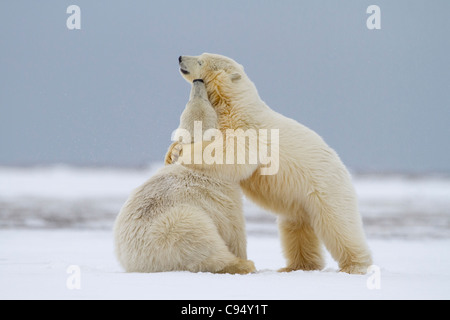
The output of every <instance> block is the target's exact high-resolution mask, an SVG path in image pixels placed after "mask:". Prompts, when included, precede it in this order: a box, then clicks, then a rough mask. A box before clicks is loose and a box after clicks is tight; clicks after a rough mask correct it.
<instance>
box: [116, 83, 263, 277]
mask: <svg viewBox="0 0 450 320" xmlns="http://www.w3.org/2000/svg"><path fill="white" fill-rule="evenodd" d="M201 86H203V88H201ZM195 90H199V91H198V92H197V93H198V94H192V93H191V99H190V101H189V103H188V104H187V106H186V109H185V111H184V112H183V116H182V117H181V123H180V127H182V128H192V122H193V121H203V120H205V119H206V120H205V123H209V125H214V126H215V124H216V120H217V117H216V114H215V112H214V110H213V109H212V107H211V105H210V103H209V101H208V100H207V99H204V97H205V96H206V94H205V92H204V91H205V87H204V85H203V83H202V84H201V85H199V84H197V85H193V88H192V92H194V91H195ZM201 90H203V93H202V92H201ZM208 108H209V109H208ZM208 168H209V169H210V170H208ZM217 172H218V169H217V168H214V166H213V165H211V166H209V167H203V168H202V171H200V170H196V169H195V167H194V168H187V167H185V166H181V165H177V164H174V165H168V166H166V167H164V168H162V169H160V170H159V171H158V172H157V173H156V174H155V175H154V176H153V177H151V178H150V179H149V180H148V181H147V182H145V183H144V184H143V185H142V186H140V187H138V188H137V189H136V190H134V191H133V192H132V194H131V195H130V197H129V198H128V200H127V201H126V203H125V204H124V206H123V207H122V209H121V211H120V213H119V215H118V217H117V219H116V222H115V226H114V237H115V244H116V254H117V257H118V259H119V261H120V263H121V265H122V266H123V267H124V269H125V270H126V271H127V272H162V271H175V270H187V271H192V272H200V271H202V272H217V273H242V274H243V273H249V272H253V271H255V266H254V264H253V262H252V261H249V260H247V253H246V235H245V221H244V216H243V212H242V192H241V190H240V187H239V180H233V179H232V178H228V179H225V178H221V177H218V174H217ZM248 176H249V175H247V176H245V177H242V178H248Z"/></svg>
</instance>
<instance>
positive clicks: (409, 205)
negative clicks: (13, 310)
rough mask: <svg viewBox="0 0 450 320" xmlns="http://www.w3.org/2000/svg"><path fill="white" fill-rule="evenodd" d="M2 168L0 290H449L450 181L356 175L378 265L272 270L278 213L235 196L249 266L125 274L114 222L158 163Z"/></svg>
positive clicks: (173, 293) (379, 295)
mask: <svg viewBox="0 0 450 320" xmlns="http://www.w3.org/2000/svg"><path fill="white" fill-rule="evenodd" d="M157 167H158V165H155V166H151V167H149V168H144V169H114V168H73V167H66V166H57V167H42V168H9V167H3V168H1V167H0V299H16V298H20V299H23V298H25V299H449V298H450V250H449V249H450V179H449V178H448V177H445V176H436V175H434V176H402V175H354V177H353V178H354V184H355V187H356V190H357V193H358V197H359V202H360V211H361V215H362V217H363V221H364V226H365V230H366V234H367V236H368V240H369V246H370V248H371V250H372V252H373V256H374V264H375V266H374V267H372V268H371V269H370V272H369V273H368V274H367V275H348V274H344V273H340V272H338V266H337V264H336V262H335V261H333V259H332V258H331V257H330V256H329V255H327V266H326V268H325V269H324V270H322V271H313V272H304V271H296V272H292V273H278V272H276V270H277V269H279V268H281V267H283V266H284V264H285V261H284V258H283V255H282V250H281V247H280V241H279V238H278V232H277V228H276V217H275V216H274V215H272V214H270V213H268V212H266V211H264V210H263V209H261V208H259V207H257V206H255V205H254V204H252V203H250V202H249V201H247V200H244V211H245V215H246V221H247V231H248V256H249V259H252V260H253V261H254V262H255V264H256V267H257V269H258V272H257V273H255V274H250V275H245V276H241V275H214V274H210V273H196V274H194V273H189V272H167V273H156V274H137V273H131V274H127V273H124V272H123V270H122V268H121V267H120V265H119V264H118V262H117V260H116V258H115V256H114V244H113V237H112V225H113V223H114V219H115V217H116V215H117V213H118V212H119V210H120V208H121V206H122V204H123V203H124V202H125V200H126V198H127V196H128V194H129V193H130V192H131V190H132V189H133V188H135V187H137V186H138V185H140V184H141V183H143V182H144V181H145V180H146V179H147V178H149V177H150V176H151V175H152V174H153V173H154V172H155V170H156V169H157Z"/></svg>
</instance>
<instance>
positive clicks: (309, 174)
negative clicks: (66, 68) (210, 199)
mask: <svg viewBox="0 0 450 320" xmlns="http://www.w3.org/2000/svg"><path fill="white" fill-rule="evenodd" d="M179 65H180V71H181V73H182V75H183V77H184V78H185V79H186V80H187V81H189V82H190V81H192V80H193V79H196V78H201V79H203V80H204V82H205V85H206V89H207V92H208V97H209V100H210V101H211V104H212V106H213V107H214V109H215V111H216V113H217V115H218V127H219V129H220V130H221V131H222V132H223V133H226V131H227V130H230V129H232V130H237V129H242V130H249V129H253V130H258V129H261V128H263V129H268V130H270V129H276V130H279V145H278V146H277V147H278V152H279V155H278V162H279V163H278V164H277V166H278V168H279V169H278V171H277V173H276V174H272V175H264V174H261V173H262V169H263V167H264V166H263V165H261V164H260V163H259V164H254V163H248V164H247V165H246V166H244V165H242V166H241V167H240V173H241V174H242V175H243V176H244V175H249V176H250V177H249V178H248V179H245V180H243V181H241V183H240V185H241V187H242V189H243V191H244V194H245V195H246V196H247V197H248V198H250V199H251V200H253V201H254V202H256V203H257V204H259V205H261V206H262V207H264V208H266V209H268V210H271V211H273V212H275V213H277V214H278V215H279V217H278V226H279V231H280V236H281V242H282V246H283V251H284V255H285V257H286V259H287V266H286V268H283V269H281V270H280V271H293V270H299V269H300V270H317V269H322V268H323V267H324V260H323V254H322V248H321V247H322V246H321V243H324V244H325V247H326V248H327V249H328V250H329V252H330V253H331V255H332V256H333V258H334V259H335V260H337V261H338V263H339V267H340V270H341V271H343V272H347V273H366V272H367V268H368V267H369V266H370V265H371V263H372V259H371V254H370V251H369V249H368V246H367V244H366V240H365V235H364V231H363V228H362V221H361V217H360V215H359V212H358V207H357V199H356V194H355V190H354V188H353V185H352V181H351V177H350V174H349V173H348V171H347V169H346V167H345V166H344V164H343V163H342V161H341V160H340V158H339V156H338V155H337V154H336V152H335V151H334V150H333V149H331V148H330V147H329V146H328V145H327V144H326V143H325V142H324V141H323V140H322V138H321V137H320V136H319V135H317V134H316V133H315V132H313V131H312V130H310V129H308V128H307V127H305V126H303V125H301V124H299V123H298V122H297V121H295V120H293V119H289V118H287V117H284V116H283V115H281V114H279V113H277V112H275V111H273V110H272V109H270V108H269V107H268V106H267V105H266V104H265V103H264V102H263V101H262V100H261V98H260V97H259V95H258V92H257V90H256V87H255V85H254V84H253V83H252V82H251V81H250V79H249V78H248V77H247V75H246V74H245V72H244V68H243V67H242V66H241V65H239V64H238V63H236V62H235V61H234V60H232V59H230V58H227V57H224V56H221V55H216V54H208V53H205V54H202V55H200V56H181V57H179ZM269 144H270V141H269ZM189 147H190V148H191V149H192V146H189ZM185 149H186V150H188V145H184V146H183V147H182V152H184V150H185ZM172 150H175V151H176V148H175V149H174V148H171V149H169V153H170V152H172ZM224 151H225V150H224ZM166 159H167V158H166ZM244 172H245V174H244Z"/></svg>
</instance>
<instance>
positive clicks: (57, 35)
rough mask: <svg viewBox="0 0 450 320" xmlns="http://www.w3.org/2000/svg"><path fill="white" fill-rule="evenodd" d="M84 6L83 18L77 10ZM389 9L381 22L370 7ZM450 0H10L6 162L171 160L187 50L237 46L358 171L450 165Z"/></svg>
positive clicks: (237, 54) (287, 109)
mask: <svg viewBox="0 0 450 320" xmlns="http://www.w3.org/2000/svg"><path fill="white" fill-rule="evenodd" d="M71 4H76V5H78V6H79V7H80V8H81V30H73V31H71V30H68V29H67V27H66V19H67V18H68V17H69V14H67V13H66V9H67V7H68V6H69V5H71ZM371 4H377V5H378V6H380V8H381V30H368V29H367V27H366V20H367V18H368V17H369V14H367V13H366V9H367V7H368V6H369V5H371ZM449 13H450V1H445V0H442V1H438V0H436V1H416V0H415V1H362V0H354V1H348V0H345V1H312V0H311V1H298V0H295V1H287V0H283V1H275V0H271V1H206V0H204V1H198V0H189V1H124V0H121V1H78V0H72V1H2V2H1V3H0V46H1V50H0V165H34V164H52V163H69V164H76V165H127V166H130V165H132V166H133V165H144V164H147V163H150V162H153V161H162V160H163V158H164V154H165V151H166V149H167V147H168V146H169V144H170V134H171V132H172V130H174V129H175V128H176V127H177V125H178V121H179V116H180V114H181V112H182V110H183V108H184V106H185V104H186V102H187V99H188V95H189V89H190V88H189V85H188V84H187V83H186V82H185V81H184V80H183V79H182V78H181V76H180V75H179V73H178V65H177V58H178V56H179V55H182V54H183V55H198V54H201V53H202V52H212V53H220V54H224V55H227V56H230V57H232V58H234V59H235V60H237V61H238V62H239V63H241V64H242V65H244V67H245V69H246V72H247V74H248V75H249V76H250V78H251V79H252V80H253V82H254V83H255V84H256V86H257V88H258V90H259V93H260V96H261V97H262V99H263V100H264V101H266V103H267V104H268V105H269V106H270V107H271V108H272V109H274V110H276V111H278V112H280V113H282V114H284V115H286V116H289V117H291V118H294V119H296V120H297V121H299V122H301V123H303V124H305V125H307V126H308V127H310V128H311V129H313V130H315V131H316V132H318V133H319V134H320V135H321V136H322V137H323V138H324V139H325V141H327V142H328V144H329V145H330V146H332V147H333V148H334V149H335V150H336V151H337V152H338V153H339V155H340V156H341V158H342V159H343V161H344V163H345V164H347V165H348V166H349V167H350V168H351V169H354V170H363V171H389V172H392V171H400V172H430V171H434V172H447V173H449V172H450V143H449V141H448V139H449V137H450V126H449V120H450V61H449V60H450V58H449V56H450V54H449V49H450V36H449V32H450V22H449V20H448V15H449Z"/></svg>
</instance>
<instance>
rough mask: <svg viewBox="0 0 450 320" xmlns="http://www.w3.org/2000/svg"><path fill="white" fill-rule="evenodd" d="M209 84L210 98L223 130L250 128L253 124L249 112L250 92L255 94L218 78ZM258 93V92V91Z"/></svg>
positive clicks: (220, 127)
mask: <svg viewBox="0 0 450 320" xmlns="http://www.w3.org/2000/svg"><path fill="white" fill-rule="evenodd" d="M215 80H216V81H214V80H213V81H211V82H210V83H209V84H208V98H209V101H210V102H211V105H212V106H213V107H214V110H216V113H217V117H218V125H219V129H220V130H221V131H225V130H227V129H232V130H236V129H244V130H246V129H249V128H251V127H252V125H251V124H250V123H249V121H246V119H248V116H247V113H251V110H250V109H251V107H252V105H251V102H249V101H252V100H253V101H254V99H249V94H250V95H252V94H255V93H253V92H248V91H246V90H241V91H236V90H233V89H232V88H230V87H229V85H227V84H224V83H222V82H220V81H218V80H217V79H215ZM256 95H257V93H256Z"/></svg>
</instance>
